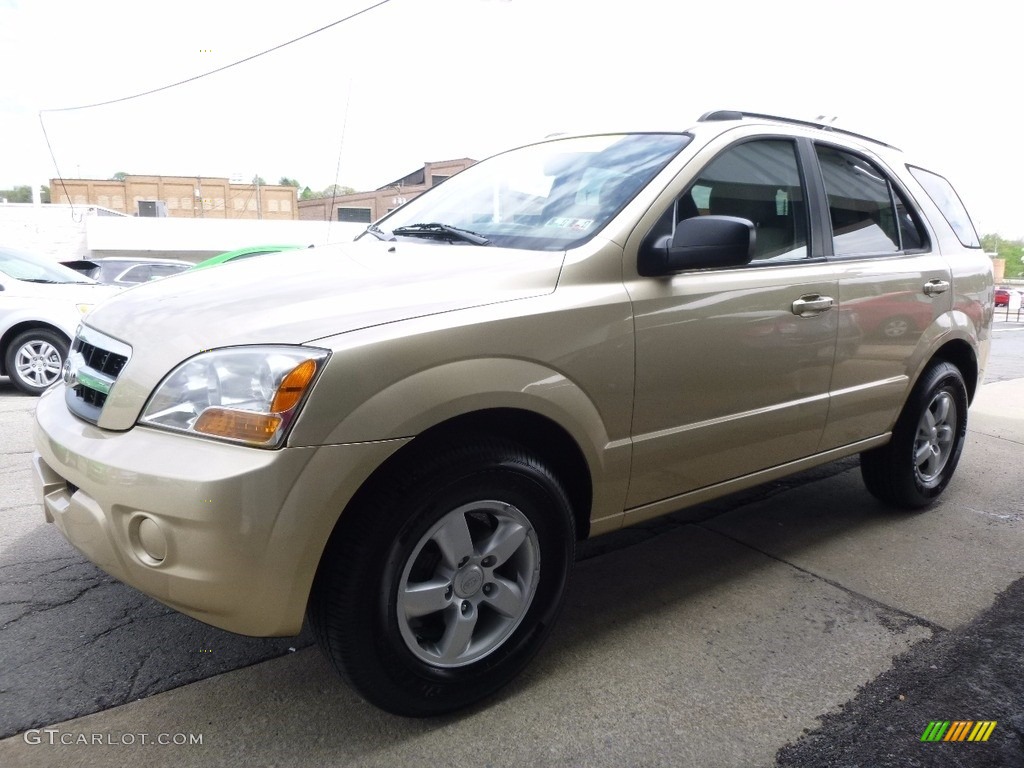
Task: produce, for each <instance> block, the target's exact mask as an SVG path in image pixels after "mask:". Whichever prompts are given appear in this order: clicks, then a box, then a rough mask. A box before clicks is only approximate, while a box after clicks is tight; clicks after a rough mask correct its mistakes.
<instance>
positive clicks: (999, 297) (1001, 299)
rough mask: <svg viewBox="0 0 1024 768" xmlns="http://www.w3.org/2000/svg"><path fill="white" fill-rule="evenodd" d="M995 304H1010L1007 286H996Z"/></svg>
mask: <svg viewBox="0 0 1024 768" xmlns="http://www.w3.org/2000/svg"><path fill="white" fill-rule="evenodd" d="M996 306H997V307H1008V306H1010V289H1009V288H996Z"/></svg>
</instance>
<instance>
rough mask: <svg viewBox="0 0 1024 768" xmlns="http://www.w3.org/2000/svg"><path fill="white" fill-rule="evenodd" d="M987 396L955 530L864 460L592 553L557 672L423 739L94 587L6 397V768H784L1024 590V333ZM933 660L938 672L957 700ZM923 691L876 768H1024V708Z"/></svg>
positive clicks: (305, 675) (250, 650)
mask: <svg viewBox="0 0 1024 768" xmlns="http://www.w3.org/2000/svg"><path fill="white" fill-rule="evenodd" d="M986 382H987V383H986V384H985V385H984V386H983V387H982V388H981V390H980V392H979V395H978V397H977V398H976V402H975V404H974V406H973V407H972V410H971V416H970V424H969V436H968V443H967V446H966V448H965V452H964V457H963V459H962V461H961V464H960V468H959V470H958V473H957V476H956V478H955V479H954V481H953V484H952V485H951V486H950V488H949V489H948V491H947V492H946V494H945V495H944V496H943V497H942V499H941V501H940V502H939V504H938V505H937V506H936V507H935V508H933V509H931V510H929V511H927V512H924V513H920V514H910V515H908V514H894V513H892V512H889V511H887V510H885V509H884V508H883V507H881V506H880V505H879V504H878V503H877V502H875V501H874V499H873V498H872V497H871V496H869V495H868V493H867V492H866V491H865V490H864V489H863V486H862V485H861V482H860V477H859V471H858V468H857V462H856V460H855V459H852V460H844V461H842V462H837V463H835V464H831V465H828V466H826V467H822V468H819V469H817V470H814V471H812V472H808V473H804V474H803V475H799V476H796V477H794V478H789V479H787V480H784V481H780V482H777V483H772V484H769V485H766V486H762V487H760V488H757V489H753V490H751V491H748V492H744V493H742V494H738V495H736V496H733V497H729V498H727V499H724V500H721V501H719V502H715V503H712V504H708V505H705V506H703V507H700V508H698V509H696V510H688V511H687V512H686V513H685V514H684V513H680V514H677V515H675V516H670V517H668V518H663V519H660V520H655V521H653V522H651V523H649V524H646V525H644V526H642V527H640V528H637V529H630V530H626V531H622V532H620V533H617V534H613V535H611V536H608V537H605V538H604V539H598V540H595V541H594V542H590V543H588V544H587V545H586V546H585V547H583V550H582V552H581V553H580V559H579V562H578V563H577V568H576V571H575V575H574V583H573V587H572V590H571V592H570V595H569V599H568V601H567V605H566V609H565V612H564V613H563V615H562V618H561V620H560V623H559V625H558V627H557V628H556V630H555V632H554V633H553V635H552V637H551V639H550V640H549V642H548V644H547V646H546V647H545V650H544V651H543V652H542V654H541V656H540V658H539V659H538V660H537V662H536V663H534V664H533V665H532V666H531V667H530V668H529V669H528V670H527V672H526V673H525V674H524V675H523V676H521V677H520V678H519V679H518V680H517V681H516V682H514V683H513V684H512V685H511V686H510V687H509V688H508V689H506V690H505V691H504V692H503V693H502V694H500V695H499V697H498V698H496V699H494V700H492V701H490V702H488V703H486V704H485V705H483V706H481V707H479V708H477V709H475V710H473V711H470V712H468V713H464V714H461V715H458V716H453V717H448V718H444V719H440V720H427V721H414V720H405V719H401V718H397V717H393V716H391V715H387V714H384V713H382V712H380V711H377V710H376V709H374V708H372V707H370V706H368V705H366V704H364V703H363V702H362V701H361V700H359V699H358V698H357V697H356V696H355V695H354V694H353V693H352V692H351V691H350V690H349V689H348V688H347V687H346V685H345V684H344V683H343V682H342V681H341V680H340V679H338V678H337V677H336V676H335V674H334V672H333V671H332V670H331V668H330V667H329V665H328V664H327V662H326V661H325V660H324V659H323V658H322V657H321V656H320V654H319V652H318V651H317V650H316V649H314V648H311V647H308V646H309V638H308V636H307V635H303V636H300V637H299V638H283V639H280V638H279V639H253V638H242V637H239V636H236V635H230V634H228V633H224V632H219V631H217V630H213V629H211V628H209V627H206V626H205V625H202V624H200V623H198V622H195V621H193V620H191V619H188V618H186V617H183V616H181V615H179V614H176V613H174V612H173V611H170V610H169V609H167V608H165V607H163V606H162V605H160V604H158V603H156V602H155V601H153V600H150V599H149V598H147V597H145V596H143V595H141V594H139V593H137V592H135V591H134V590H131V589H129V588H127V587H125V586H123V585H120V584H118V583H117V582H115V581H113V580H112V579H110V578H109V577H106V576H105V575H104V574H102V573H101V572H100V571H98V570H97V569H96V568H95V567H93V566H92V565H91V564H89V563H88V562H86V561H85V560H84V559H83V558H82V557H81V556H79V555H78V554H77V553H76V552H75V551H74V550H73V549H71V547H70V546H68V545H67V544H66V542H64V540H63V539H62V538H61V536H60V535H59V534H58V533H57V531H56V530H54V529H53V528H52V527H51V526H47V525H45V524H44V523H43V521H42V513H41V511H40V509H39V506H38V503H37V501H36V500H35V499H34V498H33V495H32V490H31V483H30V480H29V478H30V475H29V469H28V456H29V452H30V450H31V447H30V446H31V440H30V425H31V412H32V407H33V403H34V400H33V399H32V398H29V397H26V396H22V395H20V394H17V393H16V392H14V390H13V389H12V388H11V387H9V386H8V385H7V383H6V382H4V381H0V433H2V434H3V435H4V436H5V438H4V441H3V445H2V447H0V462H2V463H0V473H2V474H0V574H2V582H0V643H2V644H0V648H2V651H0V659H2V664H0V670H2V673H0V674H2V675H3V679H2V680H0V736H6V737H9V738H6V739H5V740H3V741H0V765H3V766H22V765H24V766H44V765H56V764H60V765H89V766H100V765H102V766H106V765H111V766H113V765H124V764H128V763H134V762H137V761H138V762H141V761H143V760H145V761H146V763H147V764H149V765H152V766H161V765H167V766H183V765H211V764H218V765H255V764H266V765H296V766H299V765H303V766H305V765H359V766H396V765H459V766H462V765H466V766H469V765H473V766H477V765H479V766H484V765H494V766H505V765H508V766H513V765H515V766H522V765H551V766H554V765H558V766H641V765H642V766H682V765H706V766H740V765H743V766H746V765H752V766H753V765H756V766H769V765H773V764H776V761H777V759H779V758H778V753H779V750H780V748H783V747H784V746H785V745H786V744H787V743H792V742H795V741H797V740H798V739H799V738H800V737H801V736H802V735H804V734H805V733H806V732H808V731H814V729H816V728H818V727H819V725H820V721H819V718H820V717H821V716H823V715H827V714H830V713H831V714H833V715H836V714H837V713H838V712H839V711H840V707H843V706H844V705H846V704H847V703H848V702H851V700H855V697H856V696H857V694H858V690H859V689H861V687H862V686H865V685H867V684H869V683H872V681H875V680H876V679H877V678H879V676H880V675H883V673H886V672H887V671H888V670H890V668H891V667H892V666H893V660H894V659H895V658H897V657H900V655H901V654H904V653H906V652H908V651H911V649H914V648H915V646H917V648H918V649H922V648H924V649H926V650H927V649H928V648H932V649H937V648H938V647H939V644H941V643H942V642H944V641H945V639H947V638H955V637H960V636H963V633H964V631H965V628H969V627H971V626H973V625H971V622H972V621H974V620H976V619H977V618H978V617H979V616H982V615H983V614H984V613H985V612H986V611H987V610H989V609H990V607H991V606H992V605H993V603H994V602H996V601H997V598H999V596H1000V595H1001V594H1003V593H1004V592H1006V591H1007V589H1008V588H1009V587H1010V586H1011V585H1012V584H1014V582H1016V581H1018V580H1019V579H1020V578H1021V576H1022V575H1024V560H1022V558H1021V552H1022V550H1024V499H1022V497H1021V493H1020V479H1019V473H1020V468H1021V460H1022V459H1024V330H1022V326H1020V325H1017V324H1013V323H997V326H996V334H995V341H994V344H993V355H992V361H991V366H990V370H989V372H988V376H987V379H986ZM958 633H960V634H958ZM979 637H980V635H979ZM972 642H973V641H972ZM982 642H983V641H982V640H978V641H977V643H979V645H977V646H976V647H975V646H972V643H971V642H967V643H966V645H963V646H962V647H961V652H964V653H969V654H971V655H973V656H985V655H986V654H988V653H990V651H991V648H990V647H987V646H983V645H980V643H982ZM929 643H931V644H932V645H930V646H929V645H928V644H929ZM931 652H933V653H934V654H935V660H934V663H931V664H928V663H926V664H924V667H923V669H925V670H927V669H929V668H930V667H935V670H936V671H935V674H936V675H940V674H944V673H945V670H944V669H942V668H941V667H942V665H943V664H945V663H946V661H944V659H945V657H944V656H942V654H941V653H939V651H937V650H933V651H931ZM256 662H262V663H258V664H257V663H256ZM948 663H949V664H951V665H952V666H953V668H955V667H956V666H958V665H959V664H960V660H959V659H957V658H956V657H953V658H951V659H950V660H949V662H948ZM904 666H906V665H904ZM915 669H916V667H915ZM916 674H917V675H918V677H920V672H919V671H918V672H917V673H916ZM999 674H1000V670H998V669H996V670H995V676H994V677H992V678H991V679H992V680H998V679H999ZM1008 674H1011V675H1013V676H1014V677H1015V678H1016V677H1019V668H1017V667H1016V666H1015V667H1014V668H1013V669H1012V670H1010V671H1009V673H1008ZM906 682H907V685H906V686H905V687H902V688H900V687H899V686H897V688H898V690H897V688H893V689H892V691H891V694H892V695H891V701H888V700H887V701H884V702H875V705H877V706H880V707H881V706H882V705H885V706H892V707H896V708H897V709H899V708H905V709H906V712H907V717H906V718H905V719H901V718H900V717H898V716H891V715H887V716H885V717H884V718H883V716H882V715H879V720H878V722H876V723H875V728H874V729H872V730H871V732H870V733H865V734H862V735H861V737H860V738H862V739H863V741H864V748H865V749H867V747H868V742H871V743H873V744H876V745H877V744H879V743H882V742H883V741H884V743H885V744H886V745H887V746H886V748H887V749H888V750H889V751H890V753H891V757H892V760H893V762H885V761H884V760H881V759H880V760H879V761H872V762H869V763H864V764H870V765H883V764H892V765H913V764H920V765H932V764H935V765H961V764H962V765H1013V764H1015V763H1013V762H1012V760H1013V758H1012V755H1017V756H1018V758H1019V756H1020V754H1021V742H1020V736H1019V735H1018V733H1017V729H1016V728H1015V727H1014V726H1013V724H1012V722H1013V720H1012V718H1013V714H1012V713H1013V711H1016V712H1017V713H1019V711H1020V709H1021V705H1022V704H1024V701H1022V700H1020V699H1017V700H1013V699H1012V698H1009V699H1007V698H1006V697H1005V696H1004V697H1002V698H1000V697H998V696H990V697H988V698H986V697H985V696H982V697H981V699H979V701H981V702H983V704H977V703H976V702H974V701H967V700H966V699H957V698H956V696H957V695H958V694H957V691H960V690H961V689H959V688H957V687H956V686H953V685H952V684H950V686H949V689H948V690H949V691H950V697H951V698H949V700H948V701H946V702H945V703H946V705H947V707H948V708H947V709H945V710H941V711H935V710H934V707H935V706H936V705H935V702H934V701H930V702H929V706H930V707H932V709H929V710H928V713H927V714H925V713H924V712H921V713H920V714H918V713H917V710H911V709H910V708H911V707H912V706H915V705H916V703H917V702H915V695H916V694H915V693H914V687H913V686H914V685H916V684H917V682H919V681H914V680H908V681H906ZM992 684H993V685H995V683H992ZM886 690H889V689H886ZM982 693H984V691H982ZM887 695H888V694H887ZM962 695H963V696H966V694H962ZM979 706H988V707H990V709H984V710H983V709H979V708H978V707H979ZM852 708H853V707H851V709H852ZM997 710H998V711H997ZM879 711H880V712H881V711H882V710H879ZM1017 716H1018V717H1019V715H1017ZM920 718H923V719H920ZM936 718H940V719H950V720H954V719H972V720H997V721H999V725H998V726H997V727H996V729H995V731H994V732H993V735H992V737H991V739H990V741H989V742H988V743H985V744H963V745H956V744H942V745H931V744H923V743H922V742H921V741H920V736H921V733H922V731H923V730H924V728H925V727H926V726H927V725H928V721H929V720H934V719H936ZM919 719H920V722H918V720H919ZM1019 722H1020V721H1019V720H1018V723H1019ZM55 724H56V725H55ZM887 725H888V726H889V727H886V726H887ZM47 728H49V729H50V730H49V731H42V730H40V729H47ZM33 729H34V730H33ZM143 734H145V735H146V738H142V735H143ZM97 735H98V736H99V738H97ZM161 735H163V736H168V737H169V738H167V739H164V741H167V742H168V743H166V744H163V743H161V742H160V741H159V740H158V739H157V737H158V736H161ZM197 735H198V736H199V741H200V742H201V743H195V742H196V739H195V736H197ZM179 736H182V738H181V739H179V738H178V737H179ZM129 737H130V740H129ZM822 738H825V739H826V741H827V738H828V736H827V734H826V735H825V736H824V737H822ZM154 741H157V743H155V744H154V743H153V742H154ZM958 747H959V748H961V750H973V751H970V752H964V751H961V752H959V753H958V752H955V751H953V750H955V749H956V748H958ZM949 748H953V749H952V750H951V749H949ZM929 750H931V751H929ZM940 750H941V751H940ZM1007 756H1011V757H1007ZM914 761H917V762H914ZM786 764H801V765H814V764H816V763H814V762H799V760H798V758H797V757H793V762H792V763H786ZM829 764H835V765H848V764H849V765H852V764H855V763H853V762H843V761H841V760H837V762H835V763H829ZM1018 764H1019V763H1018Z"/></svg>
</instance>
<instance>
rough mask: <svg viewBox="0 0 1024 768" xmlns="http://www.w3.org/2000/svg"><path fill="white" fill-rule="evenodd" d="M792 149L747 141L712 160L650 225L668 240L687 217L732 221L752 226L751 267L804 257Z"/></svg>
mask: <svg viewBox="0 0 1024 768" xmlns="http://www.w3.org/2000/svg"><path fill="white" fill-rule="evenodd" d="M801 179H802V177H801V175H800V164H799V162H798V160H797V153H796V145H795V144H794V143H793V142H792V141H789V140H785V139H764V140H758V141H747V142H744V143H743V144H738V145H736V146H733V147H730V148H729V149H727V150H726V151H725V152H723V153H722V154H720V155H719V156H718V157H716V158H715V159H714V160H712V161H711V162H710V163H709V164H708V165H707V167H705V168H704V169H703V170H702V171H701V172H700V175H699V176H698V177H697V179H696V180H695V181H694V182H693V184H691V185H690V187H689V188H688V189H687V190H686V192H684V193H683V195H682V197H680V198H679V199H678V200H677V201H676V203H675V205H674V206H673V209H672V210H671V211H669V212H667V213H666V215H665V216H663V217H662V218H661V220H659V222H658V224H657V225H655V232H654V233H653V234H654V236H658V235H670V234H672V233H673V232H674V228H675V225H676V224H677V223H678V222H680V221H682V220H683V219H688V218H691V217H693V216H735V217H738V218H741V219H747V220H748V221H750V222H751V223H752V224H753V225H754V233H755V242H754V258H753V261H755V262H774V261H791V260H794V259H805V258H807V254H808V251H807V208H806V204H805V200H806V196H805V195H804V188H803V183H802V180H801Z"/></svg>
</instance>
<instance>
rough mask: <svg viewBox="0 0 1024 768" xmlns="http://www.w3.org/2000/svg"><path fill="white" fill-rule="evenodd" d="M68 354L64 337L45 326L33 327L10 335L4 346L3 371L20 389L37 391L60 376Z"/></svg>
mask: <svg viewBox="0 0 1024 768" xmlns="http://www.w3.org/2000/svg"><path fill="white" fill-rule="evenodd" d="M67 356H68V341H67V339H65V338H64V337H63V336H62V335H61V334H59V333H57V332H55V331H51V330H49V329H46V328H33V329H32V330H29V331H25V332H24V333H20V334H18V335H17V336H15V337H14V340H13V341H11V344H10V346H8V347H7V359H6V360H5V361H4V364H5V365H6V368H7V375H8V376H9V377H10V379H11V383H12V384H14V386H16V387H17V388H18V389H20V390H21V391H22V392H25V393H26V394H29V395H39V394H42V393H43V392H44V391H45V390H47V389H49V387H50V386H51V385H52V384H54V383H55V382H57V381H59V380H60V377H61V369H62V368H63V367H64V361H65V360H66V359H67Z"/></svg>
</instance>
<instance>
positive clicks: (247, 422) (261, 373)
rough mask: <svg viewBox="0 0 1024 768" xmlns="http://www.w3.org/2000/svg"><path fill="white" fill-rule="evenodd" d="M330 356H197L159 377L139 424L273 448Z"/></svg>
mask: <svg viewBox="0 0 1024 768" xmlns="http://www.w3.org/2000/svg"><path fill="white" fill-rule="evenodd" d="M329 356H330V352H328V351H327V350H325V349H314V348H311V347H270V346H268V347H231V348H228V349H216V350H211V351H209V352H202V353H200V354H198V355H196V356H195V357H193V358H191V359H190V360H186V361H185V362H184V363H182V364H181V365H179V366H178V367H177V368H175V369H174V370H173V371H171V372H170V373H169V374H168V375H167V377H166V378H164V380H163V381H162V382H161V383H160V386H158V387H157V388H156V391H155V392H154V393H153V395H152V396H151V397H150V398H149V402H148V403H146V407H145V409H143V411H142V417H141V418H140V419H139V422H140V423H142V424H147V425H149V426H152V427H162V428H164V429H172V430H175V431H178V432H190V433H193V434H198V435H207V436H209V437H217V438H221V439H224V440H231V441H234V442H240V443H246V444H248V445H256V446H260V447H263V448H276V447H277V446H279V445H280V444H281V443H282V442H283V440H284V436H285V435H286V434H287V432H288V427H289V426H291V424H292V422H293V421H294V420H295V417H296V416H297V415H298V412H299V407H300V406H301V404H302V401H303V399H304V398H305V396H306V393H307V392H308V391H309V388H310V386H311V385H312V383H313V381H314V380H315V379H316V376H317V374H318V373H319V372H320V370H321V369H322V368H323V365H324V363H325V362H326V361H327V358H328V357H329Z"/></svg>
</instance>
